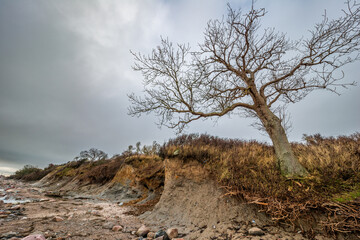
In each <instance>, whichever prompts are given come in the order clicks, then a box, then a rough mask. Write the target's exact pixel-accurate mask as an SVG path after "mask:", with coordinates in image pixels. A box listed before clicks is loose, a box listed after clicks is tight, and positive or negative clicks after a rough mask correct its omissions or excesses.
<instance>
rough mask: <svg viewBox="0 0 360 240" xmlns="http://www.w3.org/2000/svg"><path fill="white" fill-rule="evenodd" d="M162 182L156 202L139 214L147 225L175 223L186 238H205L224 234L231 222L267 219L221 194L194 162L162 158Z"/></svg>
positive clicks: (219, 189) (254, 210)
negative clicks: (148, 210)
mask: <svg viewBox="0 0 360 240" xmlns="http://www.w3.org/2000/svg"><path fill="white" fill-rule="evenodd" d="M164 164H165V185H164V191H163V193H162V196H161V198H160V200H159V202H158V203H157V204H156V206H155V208H154V209H153V211H151V212H146V213H145V214H143V215H142V216H141V218H143V219H144V220H145V221H146V222H147V223H148V224H150V225H151V223H156V224H161V225H163V226H164V227H170V226H177V227H178V228H179V229H181V230H182V232H184V233H186V234H187V235H188V236H189V239H209V236H211V235H212V234H213V233H214V232H218V233H220V234H221V233H223V234H226V233H227V231H228V230H229V229H231V228H232V227H233V226H234V225H239V224H240V225H249V224H251V223H256V225H257V226H263V225H266V224H267V223H268V220H267V219H266V217H265V216H264V215H263V214H260V213H258V211H257V209H256V208H254V207H252V206H251V205H249V204H246V203H245V202H243V201H241V200H239V199H234V198H229V197H226V196H224V194H225V193H224V191H223V190H222V188H221V186H219V185H218V184H217V183H216V181H215V180H213V178H212V176H211V175H210V173H209V171H208V170H207V169H206V168H204V166H203V165H201V164H200V163H199V162H197V161H188V162H183V161H182V160H179V159H171V160H165V162H164Z"/></svg>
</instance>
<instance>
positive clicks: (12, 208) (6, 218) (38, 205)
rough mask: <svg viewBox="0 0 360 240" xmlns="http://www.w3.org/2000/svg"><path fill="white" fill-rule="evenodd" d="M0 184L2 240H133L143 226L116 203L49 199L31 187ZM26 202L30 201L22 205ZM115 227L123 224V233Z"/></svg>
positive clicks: (23, 184) (27, 185)
mask: <svg viewBox="0 0 360 240" xmlns="http://www.w3.org/2000/svg"><path fill="white" fill-rule="evenodd" d="M0 181H1V183H0V190H1V191H0V198H1V199H3V201H2V203H0V217H1V218H0V239H18V238H19V239H21V238H22V237H25V236H27V235H29V234H32V233H41V234H43V235H44V236H45V237H46V238H47V239H57V240H60V239H73V240H76V239H110V240H112V239H134V238H135V236H134V235H132V234H131V232H133V231H136V230H137V229H138V228H139V227H140V226H141V224H142V223H141V222H140V220H139V219H138V218H137V217H135V216H131V215H126V214H124V213H125V212H128V211H130V210H131V209H130V207H125V206H120V205H119V204H117V203H112V202H108V201H106V200H100V199H81V198H77V199H76V198H68V199H67V198H56V197H50V196H46V192H43V190H42V189H39V188H35V187H33V186H31V185H30V184H25V183H21V182H15V181H9V180H4V179H2V180H0ZM4 198H7V200H6V199H4ZM9 198H10V199H9ZM25 200H30V201H31V202H27V203H21V202H22V201H25ZM19 201H20V203H19V204H18V202H19ZM4 202H5V203H4ZM7 202H12V203H7ZM113 225H121V226H122V227H123V231H118V232H115V231H113V230H112V229H111V228H112V226H113Z"/></svg>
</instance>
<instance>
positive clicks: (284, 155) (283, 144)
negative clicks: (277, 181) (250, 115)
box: [258, 107, 308, 178]
mask: <svg viewBox="0 0 360 240" xmlns="http://www.w3.org/2000/svg"><path fill="white" fill-rule="evenodd" d="M258 115H259V118H260V120H261V121H262V123H263V125H264V127H265V130H266V132H267V133H268V134H269V136H270V138H271V141H272V143H273V146H274V148H275V154H276V157H277V161H278V164H279V168H280V171H281V173H282V175H283V176H285V177H288V178H296V177H303V176H306V175H307V174H308V172H307V170H306V169H305V168H304V167H303V166H302V165H301V164H300V162H299V160H298V159H297V158H296V157H295V155H294V153H293V151H292V148H291V145H290V143H289V140H288V138H287V136H286V133H285V130H284V128H283V126H282V125H281V121H280V119H279V118H278V117H277V116H276V115H275V114H274V113H272V112H271V111H270V109H268V108H266V107H265V108H262V109H261V110H260V111H259V112H258Z"/></svg>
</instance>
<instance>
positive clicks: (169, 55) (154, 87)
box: [129, 0, 360, 177]
mask: <svg viewBox="0 0 360 240" xmlns="http://www.w3.org/2000/svg"><path fill="white" fill-rule="evenodd" d="M265 14H266V12H265V9H256V8H254V5H253V6H252V7H251V9H250V10H249V12H247V13H245V14H243V13H242V12H241V10H239V11H236V10H233V9H232V8H231V7H230V6H229V8H228V14H227V16H226V17H224V18H223V19H222V20H211V21H209V22H208V25H207V27H206V29H205V33H204V35H205V37H204V42H203V43H202V44H200V45H199V49H198V50H197V51H191V50H190V47H189V46H188V45H185V44H176V45H174V44H173V43H171V42H170V41H169V40H167V39H162V41H161V45H160V46H158V47H157V48H155V49H153V51H152V53H151V54H150V55H143V54H140V53H133V55H134V57H135V65H134V67H133V68H134V70H136V71H140V72H141V73H142V74H143V76H144V86H145V95H144V96H143V97H137V96H135V95H134V94H130V95H129V98H130V101H131V103H132V105H131V107H130V108H129V114H131V115H133V116H139V115H141V114H142V113H148V112H155V113H156V114H157V115H158V116H159V117H160V122H159V124H160V125H165V126H168V127H170V128H176V129H178V130H179V131H181V130H183V128H184V127H185V126H186V125H187V124H188V123H190V122H192V121H194V120H198V119H201V118H208V117H221V116H224V115H228V114H233V113H242V114H244V116H247V117H249V116H251V117H256V118H257V119H258V120H260V123H261V125H262V128H263V129H264V130H265V131H266V132H267V134H268V135H269V136H270V138H271V140H272V142H273V145H274V148H275V153H276V156H277V159H278V163H279V167H280V170H281V172H282V174H284V175H285V176H288V177H296V176H304V175H306V174H307V171H306V169H305V168H304V167H302V166H301V164H300V163H299V161H298V160H297V159H296V157H295V156H294V154H293V151H292V149H291V146H290V144H289V141H288V139H287V136H286V133H285V130H284V127H283V125H282V121H281V120H282V119H283V118H282V117H281V116H282V111H281V110H282V109H283V108H282V107H283V106H284V105H286V104H287V103H295V102H298V101H300V100H301V99H303V98H304V97H305V96H306V95H307V94H308V93H310V92H311V91H313V90H316V89H324V90H328V91H331V92H334V93H337V88H338V87H344V88H346V87H347V86H348V85H354V84H355V83H342V82H341V81H340V80H342V78H343V73H342V71H341V68H342V67H343V66H344V65H346V64H348V63H352V62H354V61H357V60H359V59H360V57H359V46H360V7H359V4H356V2H353V1H350V0H349V1H347V2H346V9H344V10H343V15H342V17H340V18H338V19H334V20H329V19H328V17H327V15H326V12H325V14H324V16H323V20H322V21H321V22H320V23H317V24H315V26H314V28H313V29H312V30H310V34H309V35H310V36H309V37H308V38H302V39H300V40H297V41H291V40H289V39H288V38H287V37H286V35H285V34H283V33H278V32H276V31H275V30H274V29H272V28H267V29H264V30H262V29H261V25H260V20H261V18H262V17H263V16H264V15H265ZM239 110H244V111H239Z"/></svg>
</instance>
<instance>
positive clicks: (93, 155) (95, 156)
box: [74, 148, 108, 161]
mask: <svg viewBox="0 0 360 240" xmlns="http://www.w3.org/2000/svg"><path fill="white" fill-rule="evenodd" d="M107 157H108V155H107V154H106V153H105V152H103V151H101V150H99V149H96V148H90V149H89V150H85V151H81V152H80V154H79V156H77V157H75V159H74V160H76V161H79V160H90V161H98V160H104V159H107Z"/></svg>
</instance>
